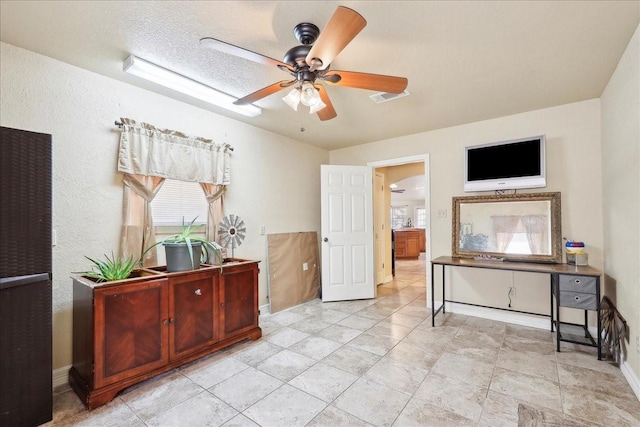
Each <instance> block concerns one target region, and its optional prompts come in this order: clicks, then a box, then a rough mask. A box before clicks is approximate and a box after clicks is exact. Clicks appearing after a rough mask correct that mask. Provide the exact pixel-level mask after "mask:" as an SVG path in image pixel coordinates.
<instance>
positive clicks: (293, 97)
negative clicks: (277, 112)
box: [282, 88, 300, 111]
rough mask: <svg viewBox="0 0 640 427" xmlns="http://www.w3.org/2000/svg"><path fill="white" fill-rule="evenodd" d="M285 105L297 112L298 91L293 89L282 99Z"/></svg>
mask: <svg viewBox="0 0 640 427" xmlns="http://www.w3.org/2000/svg"><path fill="white" fill-rule="evenodd" d="M282 100H283V101H284V103H285V104H287V105H288V106H289V107H291V109H292V110H293V111H298V104H299V103H300V89H298V88H294V89H293V90H292V91H291V92H289V93H288V94H287V95H286V96H285V97H283V98H282Z"/></svg>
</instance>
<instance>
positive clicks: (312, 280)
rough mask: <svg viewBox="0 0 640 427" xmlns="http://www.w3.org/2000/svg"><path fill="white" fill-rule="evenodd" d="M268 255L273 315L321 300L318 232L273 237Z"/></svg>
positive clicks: (269, 243)
mask: <svg viewBox="0 0 640 427" xmlns="http://www.w3.org/2000/svg"><path fill="white" fill-rule="evenodd" d="M267 251H268V253H267V256H268V262H269V302H270V305H271V312H272V313H276V312H278V311H281V310H284V309H286V308H289V307H293V306H295V305H298V304H301V303H303V302H305V301H309V300H312V299H314V298H317V297H318V293H319V290H320V269H319V268H320V266H319V262H318V236H317V233H316V232H315V231H314V232H300V233H279V234H269V235H267ZM305 268H306V269H305Z"/></svg>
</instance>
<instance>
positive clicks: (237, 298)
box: [69, 260, 262, 409]
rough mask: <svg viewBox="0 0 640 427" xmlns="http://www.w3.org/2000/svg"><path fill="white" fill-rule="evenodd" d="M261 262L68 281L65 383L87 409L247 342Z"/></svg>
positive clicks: (255, 330)
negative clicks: (69, 356)
mask: <svg viewBox="0 0 640 427" xmlns="http://www.w3.org/2000/svg"><path fill="white" fill-rule="evenodd" d="M258 272H259V270H258V261H248V260H231V261H230V262H226V263H225V264H224V265H223V267H222V268H220V267H214V266H203V267H202V268H201V269H199V270H192V271H182V272H175V273H167V272H166V271H165V268H164V267H154V268H150V269H144V270H141V271H140V272H139V275H140V277H137V278H132V279H126V280H121V281H116V282H105V283H95V282H92V281H91V280H89V279H87V278H86V277H83V276H78V275H76V276H72V278H73V366H72V368H71V370H70V371H69V383H70V384H71V386H72V388H73V390H74V391H75V392H76V394H78V396H79V397H80V399H82V401H83V403H84V404H85V406H86V407H87V408H88V409H93V408H95V407H98V406H100V405H103V404H105V403H107V402H109V401H110V400H112V399H113V398H114V397H115V396H116V394H117V393H118V392H120V391H121V390H123V389H124V388H126V387H129V386H131V385H133V384H136V383H139V382H141V381H144V380H147V379H149V378H151V377H154V376H156V375H158V374H160V373H163V372H166V371H169V370H171V369H174V368H176V367H178V366H181V365H183V364H185V363H187V362H191V361H193V360H195V359H198V358H200V357H202V356H205V355H207V354H210V353H212V352H214V351H217V350H220V349H222V348H225V347H228V346H230V345H232V344H235V343H237V342H239V341H242V340H245V339H248V338H249V339H258V338H260V337H261V336H262V330H261V329H260V327H259V326H258V315H259V312H258Z"/></svg>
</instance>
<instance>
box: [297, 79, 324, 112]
mask: <svg viewBox="0 0 640 427" xmlns="http://www.w3.org/2000/svg"><path fill="white" fill-rule="evenodd" d="M318 101H320V94H319V93H318V90H317V89H316V88H315V87H313V85H312V84H311V82H308V81H306V82H304V83H302V88H301V91H300V102H302V103H303V104H304V105H306V106H307V107H311V106H312V105H315V104H317V103H318Z"/></svg>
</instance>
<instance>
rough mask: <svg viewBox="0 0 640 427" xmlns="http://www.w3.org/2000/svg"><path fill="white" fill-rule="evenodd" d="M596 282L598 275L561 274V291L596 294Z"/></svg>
mask: <svg viewBox="0 0 640 427" xmlns="http://www.w3.org/2000/svg"><path fill="white" fill-rule="evenodd" d="M596 282H597V281H596V277H594V276H574V275H572V274H561V275H560V291H561V292H562V291H570V292H579V293H588V294H595V293H596Z"/></svg>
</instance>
